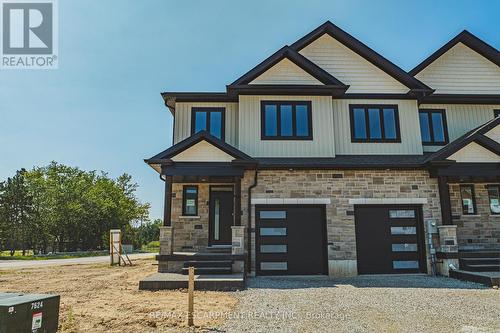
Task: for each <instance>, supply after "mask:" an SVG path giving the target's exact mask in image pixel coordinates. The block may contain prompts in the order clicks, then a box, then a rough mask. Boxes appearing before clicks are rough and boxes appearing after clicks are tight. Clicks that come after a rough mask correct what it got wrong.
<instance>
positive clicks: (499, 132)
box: [485, 125, 500, 143]
mask: <svg viewBox="0 0 500 333" xmlns="http://www.w3.org/2000/svg"><path fill="white" fill-rule="evenodd" d="M485 135H486V136H487V137H488V138H490V139H492V140H495V141H496V142H498V143H500V125H498V126H497V127H495V128H493V129H491V130H489V131H488V132H486V134H485Z"/></svg>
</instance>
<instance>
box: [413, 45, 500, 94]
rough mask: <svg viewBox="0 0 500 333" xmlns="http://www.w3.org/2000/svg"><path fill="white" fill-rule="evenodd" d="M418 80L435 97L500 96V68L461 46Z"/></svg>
mask: <svg viewBox="0 0 500 333" xmlns="http://www.w3.org/2000/svg"><path fill="white" fill-rule="evenodd" d="M415 77H416V78H417V79H419V80H420V81H422V82H423V83H425V84H426V85H428V86H430V87H431V88H433V89H436V91H435V93H436V94H500V67H498V66H497V65H495V64H494V63H492V62H491V61H489V60H488V59H486V58H485V57H483V56H481V55H480V54H479V53H477V52H475V51H473V50H472V49H470V48H469V47H467V46H466V45H464V44H462V43H458V44H456V45H455V46H453V47H452V48H451V49H449V50H448V51H447V52H446V53H445V54H443V55H442V56H441V57H439V58H438V59H436V60H435V61H434V62H433V63H432V64H430V65H429V66H427V67H426V68H424V69H423V70H422V71H421V72H420V73H418V74H417V75H415Z"/></svg>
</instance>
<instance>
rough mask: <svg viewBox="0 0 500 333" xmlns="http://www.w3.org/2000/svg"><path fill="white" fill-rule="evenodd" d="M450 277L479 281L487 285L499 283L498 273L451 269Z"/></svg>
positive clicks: (497, 284)
mask: <svg viewBox="0 0 500 333" xmlns="http://www.w3.org/2000/svg"><path fill="white" fill-rule="evenodd" d="M450 277H451V278H454V279H458V280H463V281H470V282H476V283H481V284H484V285H486V286H488V287H493V286H499V285H500V273H498V274H497V273H491V272H470V271H463V270H451V271H450Z"/></svg>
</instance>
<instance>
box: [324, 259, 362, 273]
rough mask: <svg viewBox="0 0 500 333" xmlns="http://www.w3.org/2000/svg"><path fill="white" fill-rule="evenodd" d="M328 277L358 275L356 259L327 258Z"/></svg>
mask: <svg viewBox="0 0 500 333" xmlns="http://www.w3.org/2000/svg"><path fill="white" fill-rule="evenodd" d="M328 275H329V276H330V277H350V276H356V275H358V261H357V260H328Z"/></svg>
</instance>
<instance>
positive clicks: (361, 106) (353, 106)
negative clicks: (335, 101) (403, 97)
mask: <svg viewBox="0 0 500 333" xmlns="http://www.w3.org/2000/svg"><path fill="white" fill-rule="evenodd" d="M391 108H392V109H394V121H395V125H396V138H395V139H387V138H385V128H384V112H383V109H391ZM354 109H363V110H364V112H365V126H366V139H359V138H356V137H355V133H354V128H355V127H354ZM368 109H378V110H379V117H380V131H381V134H382V138H381V139H370V120H369V116H368ZM349 121H350V127H351V142H352V143H401V127H400V125H399V109H398V105H397V104H349Z"/></svg>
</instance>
